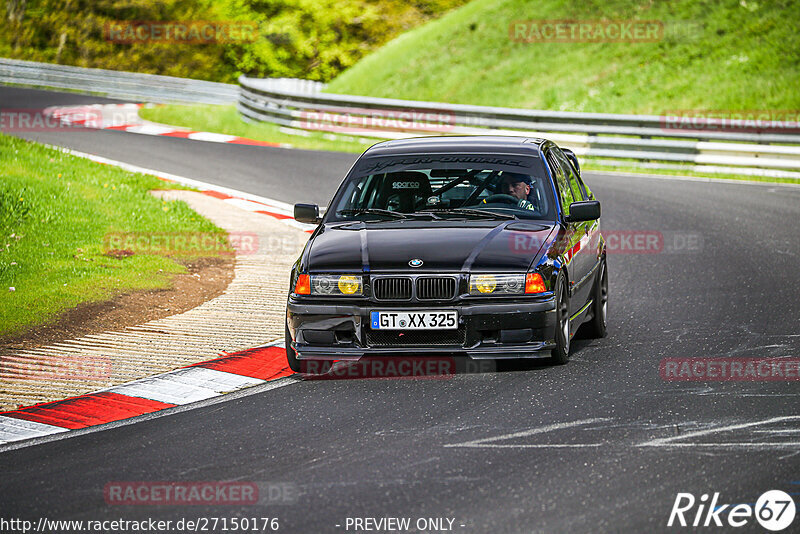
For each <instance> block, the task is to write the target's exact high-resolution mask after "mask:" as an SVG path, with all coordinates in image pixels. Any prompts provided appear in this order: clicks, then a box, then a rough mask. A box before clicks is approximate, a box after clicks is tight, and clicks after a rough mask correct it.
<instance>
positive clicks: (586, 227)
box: [553, 148, 600, 313]
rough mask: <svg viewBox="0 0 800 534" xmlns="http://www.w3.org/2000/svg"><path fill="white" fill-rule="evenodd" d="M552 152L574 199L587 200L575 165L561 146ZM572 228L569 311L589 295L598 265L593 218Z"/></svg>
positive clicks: (597, 233) (597, 226)
mask: <svg viewBox="0 0 800 534" xmlns="http://www.w3.org/2000/svg"><path fill="white" fill-rule="evenodd" d="M553 156H554V157H555V159H556V160H557V161H558V163H559V166H560V167H561V169H562V171H563V173H564V177H565V180H564V181H565V182H566V185H568V186H569V189H570V192H571V194H572V199H573V201H574V202H580V201H582V200H589V198H588V196H587V192H586V189H585V187H583V185H582V184H581V183H580V180H579V179H578V176H577V173H576V172H575V169H574V168H573V167H572V164H571V163H570V162H569V160H568V159H567V157H566V155H564V153H563V152H561V150H559V149H558V148H553ZM570 224H571V225H572V227H573V228H574V230H575V236H574V237H575V238H576V239H575V245H574V248H573V251H572V260H571V263H572V265H573V268H572V272H573V273H574V280H572V281H571V282H574V284H573V285H572V291H573V293H572V299H573V302H574V304H576V306H575V307H574V311H573V312H572V313H577V312H578V311H579V310H580V309H581V308H582V307H583V306H584V304H585V303H586V302H587V301H588V300H589V299H590V298H591V291H592V285H593V282H594V274H595V272H596V267H597V265H598V260H599V258H598V257H597V242H598V239H599V237H600V232H599V226H600V223H599V221H597V220H594V221H582V222H576V223H570Z"/></svg>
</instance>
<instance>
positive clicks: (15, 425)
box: [0, 415, 69, 444]
mask: <svg viewBox="0 0 800 534" xmlns="http://www.w3.org/2000/svg"><path fill="white" fill-rule="evenodd" d="M67 430H69V429H67V428H61V427H60V426H53V425H47V424H45V423H38V422H36V421H28V420H26V419H17V418H16V417H7V416H5V415H0V444H2V443H4V442H7V441H19V440H23V439H30V438H38V437H41V436H49V435H50V434H56V433H58V432H66V431H67Z"/></svg>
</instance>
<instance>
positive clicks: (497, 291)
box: [469, 274, 525, 295]
mask: <svg viewBox="0 0 800 534" xmlns="http://www.w3.org/2000/svg"><path fill="white" fill-rule="evenodd" d="M524 292H525V275H524V274H473V275H470V277H469V294H470V295H520V294H522V293H524Z"/></svg>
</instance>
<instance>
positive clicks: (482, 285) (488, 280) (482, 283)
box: [473, 274, 497, 293]
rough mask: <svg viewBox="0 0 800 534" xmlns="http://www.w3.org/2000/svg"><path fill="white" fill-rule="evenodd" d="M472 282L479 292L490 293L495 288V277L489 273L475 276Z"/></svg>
mask: <svg viewBox="0 0 800 534" xmlns="http://www.w3.org/2000/svg"><path fill="white" fill-rule="evenodd" d="M473 284H474V286H475V289H477V290H478V291H480V292H481V293H491V292H492V291H494V290H495V288H497V279H496V278H495V277H494V276H492V275H491V274H482V275H480V276H476V277H475V279H474V281H473Z"/></svg>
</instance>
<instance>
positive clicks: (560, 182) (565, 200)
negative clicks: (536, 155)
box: [547, 150, 575, 215]
mask: <svg viewBox="0 0 800 534" xmlns="http://www.w3.org/2000/svg"><path fill="white" fill-rule="evenodd" d="M547 163H548V164H549V165H550V170H551V171H552V172H553V177H554V178H555V181H556V187H558V196H559V199H560V200H561V210H562V211H563V212H564V215H569V205H570V204H572V203H573V202H575V197H574V196H573V195H572V190H571V189H570V187H569V182H567V178H566V176H565V175H564V169H562V168H561V165H560V164H559V163H558V160H557V159H556V158H555V156H554V155H553V151H552V150H548V152H547Z"/></svg>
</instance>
